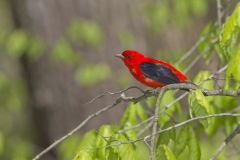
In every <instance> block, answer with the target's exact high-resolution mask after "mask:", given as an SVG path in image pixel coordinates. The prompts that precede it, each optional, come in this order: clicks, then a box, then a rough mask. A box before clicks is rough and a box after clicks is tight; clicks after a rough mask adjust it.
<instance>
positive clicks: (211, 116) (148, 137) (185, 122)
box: [95, 113, 240, 148]
mask: <svg viewBox="0 0 240 160" xmlns="http://www.w3.org/2000/svg"><path fill="white" fill-rule="evenodd" d="M214 117H216V118H221V117H240V114H234V113H219V114H209V115H206V116H198V117H194V118H190V119H187V120H185V121H182V122H180V123H177V124H175V125H173V126H170V127H167V128H164V129H160V130H158V131H157V132H156V133H155V134H151V135H147V136H145V137H141V138H138V139H136V140H130V141H128V142H124V141H121V140H118V139H116V140H115V141H117V142H118V144H110V145H107V146H101V147H95V148H108V147H118V146H120V145H123V144H134V143H137V142H141V141H144V142H148V141H151V139H150V138H152V137H153V136H156V135H158V134H162V133H164V132H168V131H170V130H172V129H176V128H179V127H181V126H184V125H186V124H189V123H191V122H193V121H198V120H204V119H208V118H214ZM235 130H237V131H238V132H237V133H236V131H235V133H234V136H236V134H238V133H239V132H240V128H239V129H235ZM232 138H233V137H232ZM228 141H229V140H228Z"/></svg>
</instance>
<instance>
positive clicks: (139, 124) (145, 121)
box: [118, 117, 153, 134]
mask: <svg viewBox="0 0 240 160" xmlns="http://www.w3.org/2000/svg"><path fill="white" fill-rule="evenodd" d="M152 119H153V117H149V118H148V119H146V120H144V121H142V122H140V123H138V124H136V125H134V126H131V127H128V128H124V129H123V130H119V131H118V133H120V134H121V133H124V132H126V131H128V130H132V129H136V128H138V127H140V126H142V125H144V124H145V123H147V122H149V121H151V120H152Z"/></svg>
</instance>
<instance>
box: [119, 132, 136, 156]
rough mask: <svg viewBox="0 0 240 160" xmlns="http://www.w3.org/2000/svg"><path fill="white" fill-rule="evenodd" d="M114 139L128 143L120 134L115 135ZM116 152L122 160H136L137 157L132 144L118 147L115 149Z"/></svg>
mask: <svg viewBox="0 0 240 160" xmlns="http://www.w3.org/2000/svg"><path fill="white" fill-rule="evenodd" d="M116 139H118V140H120V141H122V142H128V141H129V139H127V138H126V137H125V136H124V135H122V134H118V135H116ZM117 152H118V154H119V156H120V157H121V159H122V160H124V159H127V160H137V156H136V153H135V149H134V146H133V144H124V145H119V146H118V147H117Z"/></svg>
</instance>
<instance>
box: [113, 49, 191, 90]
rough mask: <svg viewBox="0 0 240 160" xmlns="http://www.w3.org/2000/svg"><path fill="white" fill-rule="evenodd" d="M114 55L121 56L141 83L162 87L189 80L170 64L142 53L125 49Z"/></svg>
mask: <svg viewBox="0 0 240 160" xmlns="http://www.w3.org/2000/svg"><path fill="white" fill-rule="evenodd" d="M116 57H118V58H121V59H122V60H123V61H124V63H125V65H126V66H127V67H128V69H129V70H130V72H131V73H132V75H133V76H134V77H135V78H136V79H137V80H138V81H140V82H141V83H143V84H145V85H146V86H149V87H152V88H158V87H160V88H161V87H163V86H165V85H168V84H173V83H184V82H189V81H190V80H189V79H188V78H187V76H185V75H184V74H183V73H181V72H180V71H178V70H177V69H176V68H174V67H173V66H172V65H171V64H169V63H167V62H164V61H161V60H157V59H153V58H150V57H145V56H144V55H143V54H141V53H139V52H137V51H134V50H126V51H124V52H123V53H122V54H117V55H116Z"/></svg>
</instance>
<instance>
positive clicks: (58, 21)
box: [0, 0, 237, 160]
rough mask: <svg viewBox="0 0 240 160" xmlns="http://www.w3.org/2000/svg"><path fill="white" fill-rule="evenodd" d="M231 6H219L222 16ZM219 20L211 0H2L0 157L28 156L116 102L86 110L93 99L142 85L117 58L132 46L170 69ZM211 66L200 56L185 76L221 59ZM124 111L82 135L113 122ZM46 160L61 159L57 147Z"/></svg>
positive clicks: (102, 101) (102, 102)
mask: <svg viewBox="0 0 240 160" xmlns="http://www.w3.org/2000/svg"><path fill="white" fill-rule="evenodd" d="M235 2H237V0H235V1H234V0H232V1H231V5H228V3H230V0H229V1H228V0H226V1H224V2H223V5H224V6H228V7H226V8H227V9H226V12H227V14H228V13H231V10H232V8H234V4H235ZM216 20H217V5H216V1H215V0H181V1H180V0H67V1H66V0H0V159H3V160H8V159H15V160H25V159H30V158H31V157H32V156H33V155H35V154H36V153H37V152H39V151H41V150H42V149H44V148H45V147H46V146H48V145H49V144H50V143H52V142H53V141H54V140H55V139H57V138H59V137H61V136H62V135H64V134H66V133H67V132H68V131H70V130H71V129H72V128H74V127H75V126H76V125H77V124H79V123H80V122H81V121H82V120H83V119H85V118H86V117H87V116H88V115H89V114H90V113H93V112H95V111H96V110H98V109H100V108H102V107H104V106H106V105H108V104H111V103H112V102H113V100H114V99H115V98H114V97H104V98H102V99H100V100H98V101H96V102H94V103H91V104H88V105H86V102H88V101H89V100H90V99H92V98H93V97H95V96H97V95H99V94H101V93H104V92H105V91H118V90H120V89H124V88H127V87H129V86H132V85H138V86H141V87H143V86H142V85H140V84H139V83H138V82H136V81H135V80H134V79H133V78H132V77H131V75H130V74H129V72H128V70H127V69H126V68H125V67H124V65H123V63H122V62H121V61H120V60H119V59H116V58H115V57H114V55H115V54H118V53H121V52H122V51H124V50H126V49H134V50H138V51H141V52H143V53H145V54H146V55H149V56H152V57H156V58H160V59H162V60H165V61H168V62H171V63H173V64H174V63H176V62H177V61H178V60H179V59H180V58H181V56H182V55H183V54H184V53H186V51H188V50H189V49H190V48H191V47H192V46H193V45H194V44H195V43H196V42H197V41H198V39H199V38H200V33H201V31H202V30H203V27H204V26H205V25H207V24H208V23H209V22H214V21H216ZM197 55H199V53H198V52H197V51H196V52H194V54H193V55H192V56H190V57H189V58H188V59H187V60H186V61H184V62H183V63H181V64H179V65H178V67H179V68H186V67H187V66H189V64H190V63H191V62H192V61H193V59H194V58H195V57H196V56H197ZM209 61H210V62H209V63H208V64H206V63H205V62H204V61H203V59H202V58H201V57H200V58H198V59H197V63H196V64H195V65H194V66H193V67H191V70H190V72H188V76H189V77H194V75H196V73H197V72H198V70H200V69H206V68H208V69H210V70H211V71H215V70H216V69H217V66H218V65H219V60H218V58H217V57H215V56H213V57H212V58H210V60H209ZM124 109H125V108H124V106H119V107H116V108H115V109H114V110H112V111H111V112H108V113H106V114H105V116H100V117H98V118H97V119H95V120H94V121H91V122H90V123H89V124H88V125H87V126H86V127H85V128H84V129H83V130H81V132H79V133H80V134H81V133H84V132H85V131H87V130H89V129H93V128H97V127H98V126H99V125H100V124H103V123H114V122H117V121H118V120H119V118H120V117H121V115H122V114H121V113H122V112H123V111H124ZM60 151H61V150H60ZM45 159H64V158H63V156H62V154H61V153H60V154H59V151H58V150H57V149H56V150H53V151H51V152H50V153H49V154H48V155H47V156H46V157H45Z"/></svg>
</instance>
